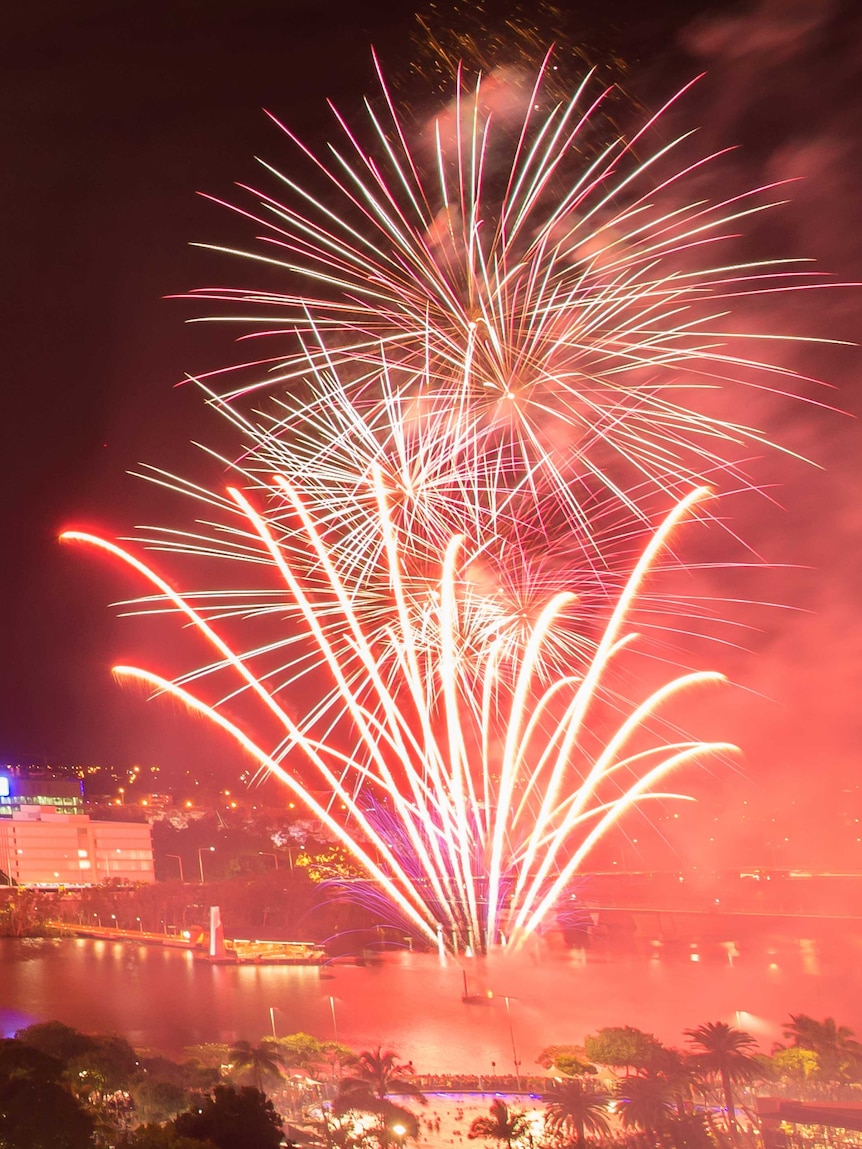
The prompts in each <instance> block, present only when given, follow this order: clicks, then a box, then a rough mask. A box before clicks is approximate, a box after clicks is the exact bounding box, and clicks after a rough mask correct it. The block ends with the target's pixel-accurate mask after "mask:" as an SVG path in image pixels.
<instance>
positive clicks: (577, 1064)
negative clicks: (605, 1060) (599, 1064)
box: [536, 1045, 596, 1077]
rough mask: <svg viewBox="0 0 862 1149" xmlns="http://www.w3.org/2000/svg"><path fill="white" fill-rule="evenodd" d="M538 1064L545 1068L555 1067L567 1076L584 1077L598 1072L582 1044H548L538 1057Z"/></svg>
mask: <svg viewBox="0 0 862 1149" xmlns="http://www.w3.org/2000/svg"><path fill="white" fill-rule="evenodd" d="M536 1064H537V1065H541V1066H542V1068H543V1069H555V1070H556V1071H557V1072H558V1073H562V1074H563V1075H564V1076H565V1077H583V1076H584V1075H585V1074H593V1073H595V1072H596V1067H595V1066H594V1065H591V1064H590V1062H589V1061H587V1055H586V1053H585V1052H584V1050H583V1048H582V1047H581V1046H580V1045H547V1046H545V1048H544V1049H543V1050H542V1052H541V1053H540V1054H539V1056H538V1057H537V1058H536Z"/></svg>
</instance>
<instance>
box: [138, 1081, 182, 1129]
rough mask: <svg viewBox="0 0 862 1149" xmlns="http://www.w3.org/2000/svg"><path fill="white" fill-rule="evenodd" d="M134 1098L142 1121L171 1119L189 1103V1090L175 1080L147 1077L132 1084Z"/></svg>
mask: <svg viewBox="0 0 862 1149" xmlns="http://www.w3.org/2000/svg"><path fill="white" fill-rule="evenodd" d="M132 1100H133V1101H134V1103H135V1111H136V1112H137V1115H138V1119H139V1120H140V1121H141V1122H152V1121H157V1122H162V1121H169V1120H170V1119H171V1118H172V1117H176V1115H177V1114H178V1113H181V1112H182V1111H183V1110H184V1109H185V1108H186V1107H187V1106H188V1103H189V1095H188V1092H187V1090H185V1089H183V1087H182V1086H181V1085H177V1083H176V1082H174V1081H162V1080H159V1078H158V1077H147V1078H145V1079H144V1080H143V1081H139V1082H138V1083H137V1084H136V1085H133V1086H132Z"/></svg>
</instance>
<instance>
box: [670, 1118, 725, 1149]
mask: <svg viewBox="0 0 862 1149" xmlns="http://www.w3.org/2000/svg"><path fill="white" fill-rule="evenodd" d="M664 1134H665V1138H666V1140H667V1141H669V1142H670V1144H671V1145H672V1146H673V1149H716V1140H715V1138H714V1137H713V1136H712V1135H711V1134H710V1132H709V1130H708V1129H707V1127H706V1122H705V1120H704V1118H703V1115H702V1114H700V1113H683V1114H680V1115H678V1116H676V1117H674V1118H672V1119H671V1120H670V1121H669V1122H668V1123H667V1125H666V1126H665V1128H664Z"/></svg>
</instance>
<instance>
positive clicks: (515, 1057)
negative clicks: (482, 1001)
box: [503, 997, 521, 1093]
mask: <svg viewBox="0 0 862 1149" xmlns="http://www.w3.org/2000/svg"><path fill="white" fill-rule="evenodd" d="M503 1001H504V1002H505V1003H506V1020H507V1021H508V1023H509V1037H510V1038H511V1041H512V1060H513V1061H514V1062H515V1082H516V1084H517V1086H518V1092H519V1093H520V1092H521V1063H520V1061H518V1051H517V1049H516V1048H515V1031H514V1029H512V1011H511V1010H510V1009H509V999H508V998H507V997H504V998H503Z"/></svg>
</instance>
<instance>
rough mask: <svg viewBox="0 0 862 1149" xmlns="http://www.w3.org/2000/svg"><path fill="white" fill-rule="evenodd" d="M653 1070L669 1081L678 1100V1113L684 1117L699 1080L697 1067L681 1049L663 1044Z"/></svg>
mask: <svg viewBox="0 0 862 1149" xmlns="http://www.w3.org/2000/svg"><path fill="white" fill-rule="evenodd" d="M653 1072H654V1073H657V1074H659V1075H660V1076H661V1077H662V1079H663V1080H664V1081H666V1082H667V1085H668V1088H669V1089H670V1091H671V1093H672V1095H673V1098H674V1101H675V1102H676V1111H677V1115H678V1116H679V1117H683V1116H684V1115H685V1113H686V1103H687V1102H688V1101H690V1100H691V1097H692V1092H693V1089H694V1087H695V1085H696V1084H697V1082H698V1071H697V1067H696V1066H695V1065H694V1064H693V1062H692V1060H691V1058H690V1057H687V1056H686V1055H685V1054H684V1053H683V1052H682V1051H681V1050H679V1049H670V1048H668V1047H667V1046H662V1047H661V1049H659V1051H658V1052H657V1053H656V1055H655V1058H654V1059H653Z"/></svg>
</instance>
